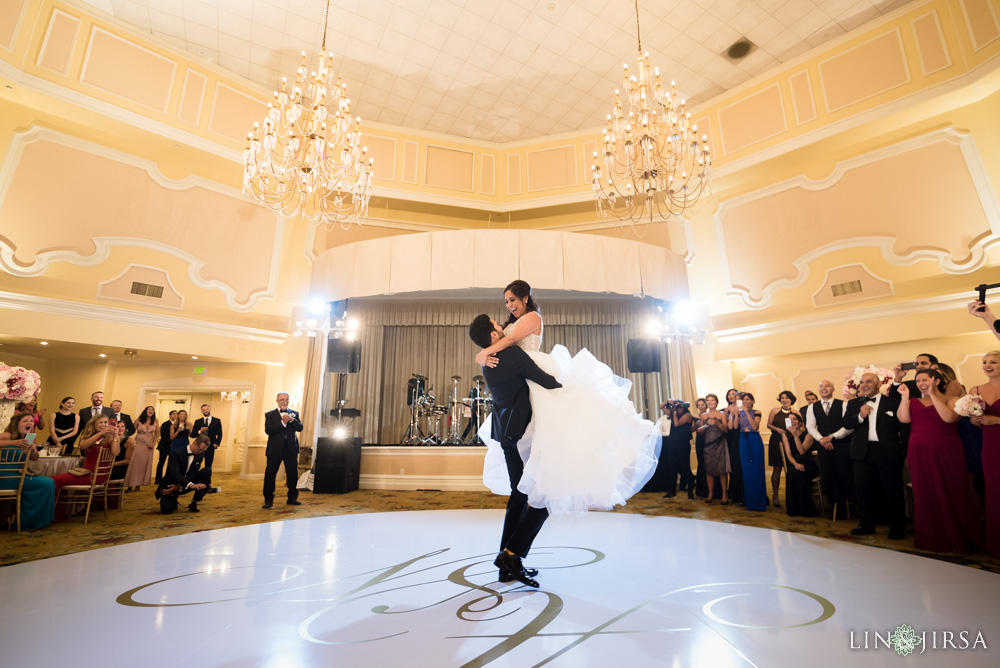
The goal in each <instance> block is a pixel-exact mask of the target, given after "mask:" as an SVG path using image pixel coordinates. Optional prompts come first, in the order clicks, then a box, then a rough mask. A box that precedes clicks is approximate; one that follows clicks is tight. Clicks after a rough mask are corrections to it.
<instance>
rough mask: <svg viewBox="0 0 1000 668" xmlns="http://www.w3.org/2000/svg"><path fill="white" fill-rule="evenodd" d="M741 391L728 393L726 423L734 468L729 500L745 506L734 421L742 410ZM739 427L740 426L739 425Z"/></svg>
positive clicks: (727, 438) (738, 438) (727, 441)
mask: <svg viewBox="0 0 1000 668" xmlns="http://www.w3.org/2000/svg"><path fill="white" fill-rule="evenodd" d="M740 402H741V400H740V398H739V391H737V390H736V388H733V389H731V390H729V391H728V392H726V409H725V411H724V412H725V414H726V423H727V424H728V425H729V431H727V432H726V447H728V448H729V463H730V465H731V466H732V468H733V470H732V473H730V474H729V500H730V501H732V502H733V503H738V504H740V505H741V506H742V505H745V502H744V499H743V468H742V467H741V466H740V431H739V429H737V428H736V427H734V426H733V424H734V423H733V420H734V419H736V418H738V417H739V414H740V409H739V406H738V404H740ZM737 426H738V425H737Z"/></svg>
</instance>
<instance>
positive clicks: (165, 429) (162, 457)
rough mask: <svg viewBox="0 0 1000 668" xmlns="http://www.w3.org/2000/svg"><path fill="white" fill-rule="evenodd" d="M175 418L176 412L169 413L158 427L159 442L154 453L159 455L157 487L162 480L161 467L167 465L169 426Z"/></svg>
mask: <svg viewBox="0 0 1000 668" xmlns="http://www.w3.org/2000/svg"><path fill="white" fill-rule="evenodd" d="M176 417H177V411H170V415H168V416H167V419H166V420H164V421H163V424H161V425H160V441H159V443H157V444H156V451H157V452H158V453H159V460H158V461H157V462H156V480H155V481H154V482H155V483H156V484H157V485H159V484H160V482H161V481H162V480H163V465H164V464H166V463H167V455H169V454H170V426H171V425H172V424H173V423H174V419H175V418H176Z"/></svg>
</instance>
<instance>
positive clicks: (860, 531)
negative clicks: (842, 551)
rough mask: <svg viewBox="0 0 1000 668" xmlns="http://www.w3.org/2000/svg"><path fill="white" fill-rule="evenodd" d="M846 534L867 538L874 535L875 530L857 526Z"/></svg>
mask: <svg viewBox="0 0 1000 668" xmlns="http://www.w3.org/2000/svg"><path fill="white" fill-rule="evenodd" d="M847 533H849V534H851V535H852V536H869V535H871V534H873V533H875V529H869V528H868V527H864V526H861V525H860V524H859V525H858V526H856V527H854V528H853V529H851V530H850V531H848V532H847Z"/></svg>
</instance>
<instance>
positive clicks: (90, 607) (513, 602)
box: [0, 510, 1000, 668]
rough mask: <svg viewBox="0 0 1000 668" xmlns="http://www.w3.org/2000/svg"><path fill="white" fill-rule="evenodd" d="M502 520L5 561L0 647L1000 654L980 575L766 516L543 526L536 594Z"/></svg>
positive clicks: (315, 654)
mask: <svg viewBox="0 0 1000 668" xmlns="http://www.w3.org/2000/svg"><path fill="white" fill-rule="evenodd" d="M206 512H210V511H206ZM502 519H503V513H502V512H500V511H487V510H483V511H428V512H407V513H377V514H365V515H344V516H337V517H326V518H315V519H304V520H291V521H285V522H274V523H270V524H258V525H253V526H245V527H237V528H233V529H225V530H218V531H206V532H202V533H193V534H189V535H186V536H177V537H173V538H162V539H159V540H151V541H145V542H141V543H133V544H130V545H123V546H118V547H110V548H105V549H101V550H94V551H91V552H85V553H82V554H74V555H69V556H65V557H56V558H53V559H46V560H43V561H37V562H31V563H27V564H20V565H16V566H10V567H7V568H0V596H2V601H3V605H2V606H0V620H2V621H0V648H2V650H0V653H2V656H3V664H4V665H7V666H29V665H30V666H35V665H47V666H73V665H82V666H94V665H108V666H179V665H189V666H234V667H235V666H275V667H279V666H280V667H285V666H287V667H296V668H297V667H300V666H302V667H305V666H350V667H354V666H365V667H367V666H393V667H394V666H434V667H448V666H456V667H457V666H490V667H491V668H493V667H496V668H499V667H501V666H505V667H516V668H526V667H528V666H542V665H544V666H573V667H574V668H579V667H581V666H708V667H711V668H724V667H726V666H838V667H840V666H845V665H849V664H853V665H858V666H901V665H905V664H908V663H909V662H911V661H913V662H916V663H917V664H918V665H920V666H945V665H948V666H953V665H962V666H996V665H1000V648H997V647H994V645H996V644H1000V576H998V575H995V574H991V573H986V572H982V571H978V570H975V569H972V568H966V567H962V566H955V565H952V564H948V563H943V562H939V561H936V560H934V559H928V558H924V557H917V556H912V555H906V554H899V553H896V552H891V551H888V550H881V549H878V548H872V547H865V546H858V545H852V544H850V543H845V542H837V541H829V540H825V539H820V538H812V537H806V536H799V535H795V534H790V533H784V532H779V531H770V530H766V529H755V528H749V527H741V526H734V525H727V524H722V523H717V522H705V521H697V520H686V519H677V518H665V517H643V516H638V515H625V514H621V515H619V514H609V513H591V514H590V515H587V516H586V517H581V518H575V519H562V520H558V521H550V522H548V523H547V524H546V525H545V527H543V529H542V532H541V534H540V535H539V538H538V540H537V541H536V547H535V548H534V550H533V551H532V554H531V555H530V557H529V558H528V559H527V560H526V561H527V563H528V564H529V565H531V566H535V567H538V568H539V569H540V570H541V573H540V575H539V576H538V579H539V581H540V582H541V585H542V586H541V589H538V590H533V589H529V588H526V587H523V586H521V585H520V584H519V583H517V582H513V583H510V584H501V583H499V582H497V580H496V569H495V568H493V566H492V560H493V557H494V556H495V553H496V543H497V541H498V539H499V533H500V525H501V522H502ZM903 625H908V626H909V627H910V628H911V629H912V630H913V634H912V635H911V634H910V633H908V632H906V630H905V629H903V630H902V631H898V628H899V627H900V626H903ZM852 632H853V635H852ZM946 632H948V633H951V634H953V635H951V636H946V635H945V633H946ZM963 632H964V638H965V641H964V643H963V640H962V638H963ZM866 633H867V636H866ZM876 633H877V634H878V636H879V637H881V638H882V639H883V640H882V642H879V641H878V640H877V638H876ZM979 634H981V635H979ZM890 635H891V636H892V640H891V641H889V640H886V639H887V638H889V636H890ZM914 635H915V637H916V639H917V640H921V638H922V639H923V644H914V643H913V642H912V641H908V640H907V639H908V638H911V639H912V637H913V636H914ZM866 637H867V645H868V648H867V649H865V642H866ZM946 638H948V640H949V641H950V645H949V642H947V641H946ZM980 639H981V640H980ZM977 641H978V642H977ZM983 643H985V645H986V646H987V648H986V649H984V648H983ZM963 644H964V648H963ZM887 645H889V646H888V647H887ZM934 645H936V648H935V647H934ZM908 649H909V650H911V651H912V655H911V656H909V658H908V659H903V658H902V657H900V656H899V655H897V650H898V651H901V652H903V653H905V652H906V650H908ZM921 652H922V654H921ZM918 654H919V655H920V656H917V655H918Z"/></svg>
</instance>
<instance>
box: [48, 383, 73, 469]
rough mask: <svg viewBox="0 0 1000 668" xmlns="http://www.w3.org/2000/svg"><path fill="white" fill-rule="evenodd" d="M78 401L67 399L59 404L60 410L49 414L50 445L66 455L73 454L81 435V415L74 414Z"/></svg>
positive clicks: (71, 398)
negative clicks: (78, 437)
mask: <svg viewBox="0 0 1000 668" xmlns="http://www.w3.org/2000/svg"><path fill="white" fill-rule="evenodd" d="M74 406H76V399H74V398H73V397H66V398H65V399H63V400H62V401H60V402H59V410H57V411H55V412H53V413H49V443H51V444H52V445H58V446H59V452H60V453H61V454H64V455H70V454H72V453H73V447H74V445H75V444H76V437H77V435H79V433H80V415H79V414H78V413H74V412H73V407H74Z"/></svg>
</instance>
